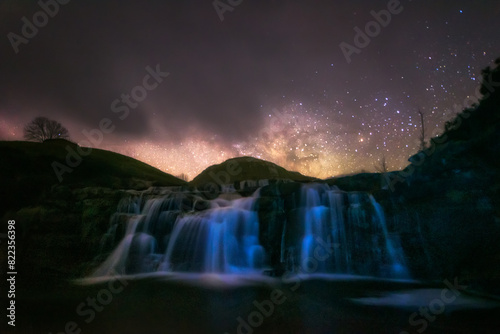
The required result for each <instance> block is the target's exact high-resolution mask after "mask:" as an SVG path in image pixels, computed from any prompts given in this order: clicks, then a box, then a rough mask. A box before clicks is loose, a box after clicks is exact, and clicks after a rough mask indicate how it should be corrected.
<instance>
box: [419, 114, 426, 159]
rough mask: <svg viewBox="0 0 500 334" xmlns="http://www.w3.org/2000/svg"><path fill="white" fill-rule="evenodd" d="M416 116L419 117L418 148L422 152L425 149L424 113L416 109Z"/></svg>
mask: <svg viewBox="0 0 500 334" xmlns="http://www.w3.org/2000/svg"><path fill="white" fill-rule="evenodd" d="M418 114H419V115H420V137H419V141H420V146H419V148H418V149H419V151H423V150H424V149H425V124H424V113H423V112H421V111H420V109H418Z"/></svg>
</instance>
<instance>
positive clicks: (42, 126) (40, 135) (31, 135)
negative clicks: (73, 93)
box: [24, 117, 69, 142]
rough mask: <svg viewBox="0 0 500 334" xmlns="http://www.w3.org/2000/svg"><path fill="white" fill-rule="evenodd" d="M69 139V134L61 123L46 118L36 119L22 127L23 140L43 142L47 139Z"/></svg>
mask: <svg viewBox="0 0 500 334" xmlns="http://www.w3.org/2000/svg"><path fill="white" fill-rule="evenodd" d="M57 138H61V139H69V132H68V129H66V128H65V127H64V126H62V124H61V123H59V122H57V121H54V120H51V119H48V118H47V117H36V118H35V119H34V120H32V121H31V122H30V123H28V124H26V126H25V127H24V139H26V140H31V141H38V142H44V141H45V140H47V139H57Z"/></svg>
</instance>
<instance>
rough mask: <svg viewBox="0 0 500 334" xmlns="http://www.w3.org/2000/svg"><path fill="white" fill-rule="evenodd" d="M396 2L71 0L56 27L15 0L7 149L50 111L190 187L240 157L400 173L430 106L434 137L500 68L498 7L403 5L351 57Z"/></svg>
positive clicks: (312, 171)
mask: <svg viewBox="0 0 500 334" xmlns="http://www.w3.org/2000/svg"><path fill="white" fill-rule="evenodd" d="M43 1H45V2H50V1H49V0H43ZM60 1H61V2H64V1H62V0H60ZM65 1H67V0H65ZM231 2H232V3H233V4H236V3H238V2H240V1H239V0H238V1H236V0H232V1H231ZM390 2H391V1H386V0H384V1H374V0H370V1H361V0H358V1H332V0H329V1H326V0H325V1H305V0H304V1H272V0H271V1H264V0H261V1H258V0H253V1H250V0H246V1H242V2H241V4H239V5H237V6H232V7H231V9H232V11H229V10H228V11H225V12H224V13H223V14H221V15H219V14H218V13H217V11H216V9H215V8H214V4H213V1H212V0H203V1H202V0H198V1H128V0H115V1H77V0H73V1H69V3H67V4H64V5H60V8H59V11H58V12H57V13H56V14H55V15H53V17H50V18H48V19H47V22H45V23H46V24H43V23H44V22H43V15H38V16H37V15H36V13H37V12H38V11H40V10H41V8H40V6H39V5H38V4H37V2H36V1H19V0H2V1H1V2H0V27H1V32H0V34H1V36H2V38H1V43H0V53H1V61H0V92H1V95H0V139H1V140H21V139H22V129H23V126H24V125H25V124H26V123H27V122H29V121H30V120H31V119H33V118H34V117H36V116H46V117H49V118H53V119H56V120H58V121H60V122H61V123H62V124H63V125H65V126H66V127H67V128H68V130H69V132H70V135H71V139H72V140H74V141H76V142H79V143H82V142H83V141H84V140H85V139H86V138H85V136H84V135H83V132H84V131H91V130H92V129H95V128H98V127H99V123H100V121H101V120H102V119H103V118H108V119H110V120H111V121H112V124H113V126H114V130H113V131H111V132H110V133H106V134H104V135H103V140H102V142H101V143H100V144H99V145H98V147H99V148H104V149H109V150H112V151H116V152H120V153H123V154H126V155H130V156H132V157H135V158H137V159H139V160H142V161H144V162H146V163H149V164H151V165H153V166H155V167H158V168H160V169H162V170H163V171H165V172H168V173H171V174H173V175H179V174H180V173H186V174H188V176H189V178H193V177H194V176H196V174H198V173H199V172H201V171H202V170H203V169H204V168H206V167H208V166H209V165H212V164H215V163H220V162H222V161H224V160H226V159H228V158H231V157H235V156H241V155H250V156H254V157H258V158H262V159H266V160H269V161H272V162H275V163H277V164H279V165H281V166H283V167H285V168H288V169H291V170H298V171H300V172H302V173H304V174H307V175H311V176H317V177H321V178H326V177H330V176H334V175H341V174H347V173H353V172H359V171H362V170H367V171H374V170H375V168H374V165H375V164H377V161H378V160H379V159H381V158H382V157H383V156H385V157H386V160H387V163H388V165H389V167H390V169H400V168H402V167H404V166H406V165H407V164H408V162H407V159H408V158H409V157H410V156H411V155H413V154H415V153H416V152H417V150H418V147H419V140H418V137H419V134H420V118H419V114H418V110H419V109H420V110H421V111H422V112H423V113H424V114H425V126H426V130H427V131H426V137H427V138H426V139H429V138H430V137H431V136H435V135H438V134H439V133H440V132H442V130H443V128H444V123H445V122H446V121H448V120H450V119H451V118H452V117H453V115H455V114H456V113H457V112H458V111H460V110H462V109H463V108H464V107H466V106H469V105H470V104H472V100H470V99H469V100H467V101H465V100H466V98H467V97H468V96H469V97H473V96H474V95H475V90H476V88H477V87H478V85H479V84H480V74H481V70H482V69H483V68H485V67H486V66H489V65H491V64H492V63H493V61H494V60H495V59H496V58H498V57H500V43H499V35H498V32H499V31H500V20H499V17H500V2H499V1H498V0H481V1H470V0H467V1H461V0H458V1H457V0H449V1H416V0H414V1H410V0H406V1H405V0H402V1H401V4H400V6H399V7H398V8H399V11H400V13H399V14H392V15H391V21H390V23H389V24H386V27H381V28H380V32H379V33H378V34H376V31H374V30H372V32H371V34H372V35H373V37H370V41H369V44H368V45H367V46H365V47H363V48H359V50H358V52H357V53H353V54H352V55H351V59H350V62H348V61H347V60H346V57H345V56H344V53H343V51H342V49H341V47H340V44H341V43H343V42H345V43H348V44H350V45H353V46H355V44H354V37H355V34H356V32H355V30H354V28H355V27H359V28H360V29H361V30H365V25H366V24H367V23H369V22H370V21H374V17H373V16H372V14H371V13H370V12H371V11H375V12H379V11H380V10H383V9H387V7H388V3H390ZM220 3H222V4H227V0H222V1H220ZM222 6H224V5H222ZM226 6H227V5H226ZM221 8H222V7H221ZM33 15H35V16H36V18H37V19H38V20H41V21H39V22H42V26H41V27H39V28H38V32H37V34H36V35H35V36H33V37H31V38H27V39H26V40H24V41H25V43H18V44H17V51H18V52H17V53H16V50H14V49H15V48H16V47H13V43H11V41H10V40H9V33H13V34H16V35H18V36H21V37H22V28H23V25H24V21H22V18H23V17H26V18H27V20H28V21H29V22H33ZM221 17H222V18H223V20H222V21H221ZM372 27H373V25H372ZM25 30H26V29H25ZM10 36H11V38H12V36H13V35H12V34H11V35H10ZM146 68H148V69H146ZM157 69H159V71H161V73H166V72H168V75H167V74H162V76H161V77H158V78H159V80H158V81H155V80H154V78H152V77H151V78H149V81H146V84H147V85H148V87H149V88H150V90H145V89H144V88H143V87H144V86H145V84H144V78H145V76H146V75H148V73H149V72H151V71H153V72H154V71H155V70H157ZM159 81H161V82H159ZM138 86H139V88H138ZM153 87H154V88H153ZM133 92H135V96H136V97H138V98H140V100H141V101H139V100H137V101H135V102H134V100H133V98H134V97H133V94H131V93H133ZM144 92H146V95H147V96H144V94H143V93H144ZM127 95H128V96H129V100H128V103H127V102H126V101H125V100H123V98H124V96H125V97H126V96H127ZM131 96H132V98H130V97H131ZM464 101H465V102H464ZM455 105H456V107H455ZM119 108H121V109H119ZM124 110H128V111H127V112H125V111H124Z"/></svg>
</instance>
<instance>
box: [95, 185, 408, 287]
mask: <svg viewBox="0 0 500 334" xmlns="http://www.w3.org/2000/svg"><path fill="white" fill-rule="evenodd" d="M266 183H267V181H266ZM257 184H259V183H257V182H254V183H252V184H251V186H252V187H253V186H255V185H257ZM269 187H271V186H269ZM228 189H229V188H228ZM299 189H300V191H299V192H294V193H293V194H294V195H293V196H295V197H294V198H298V199H297V200H294V201H293V203H295V204H293V205H292V206H291V207H290V206H288V210H289V211H290V210H291V211H290V212H288V216H286V215H281V216H280V217H283V218H282V219H284V220H283V221H282V225H281V226H282V227H281V228H279V229H278V230H277V233H276V235H277V237H276V238H277V239H279V240H278V241H277V244H273V243H272V242H270V241H269V240H268V241H265V242H264V244H263V245H262V244H261V243H262V241H261V240H260V238H261V237H262V235H260V234H259V228H260V227H261V226H262V224H264V226H267V228H269V226H273V225H269V222H268V221H266V220H265V219H269V213H267V216H266V215H263V214H262V209H260V208H259V203H260V202H259V200H260V199H261V198H260V191H261V190H257V191H256V192H255V193H254V195H253V196H250V197H244V198H241V196H239V195H238V194H237V193H235V192H234V189H231V194H225V195H224V196H220V197H218V198H216V199H213V200H211V201H208V200H205V199H203V197H202V196H201V194H200V193H198V192H196V191H194V192H188V191H181V190H180V189H177V190H173V191H172V190H171V191H168V190H167V191H164V192H163V193H160V194H159V193H147V192H145V193H141V194H137V195H136V196H132V197H131V198H126V199H123V200H122V201H121V202H120V204H119V206H118V212H117V213H116V214H115V215H114V216H113V217H112V219H111V227H110V229H109V231H108V233H106V235H105V236H104V237H103V242H102V245H103V246H102V248H103V252H106V251H108V252H109V251H110V250H112V252H111V255H109V256H108V258H107V259H106V260H105V261H104V263H102V265H101V266H100V267H99V268H98V269H97V270H96V271H95V273H94V276H106V275H111V274H115V273H121V274H137V273H151V272H196V273H203V272H210V273H225V274H232V273H252V274H259V273H261V272H263V271H264V269H266V268H268V267H269V266H270V265H271V266H274V265H276V263H274V264H273V262H272V261H271V259H270V258H268V257H267V255H268V254H269V252H270V251H271V250H273V251H274V252H276V251H277V252H279V254H280V256H279V257H278V258H277V261H281V263H284V262H290V263H292V264H291V265H289V266H288V268H287V269H289V270H293V271H295V272H299V271H302V272H304V271H305V272H309V273H312V272H315V273H350V274H360V275H375V276H382V277H406V276H407V274H408V273H407V271H406V266H405V261H404V256H403V253H402V250H401V246H400V245H399V239H398V237H397V235H394V234H391V233H389V232H388V229H387V226H386V223H385V218H384V213H383V211H382V208H381V207H380V205H379V204H378V203H377V202H376V201H375V199H374V198H373V197H372V196H371V195H369V194H367V193H363V192H343V191H340V190H339V189H338V188H336V187H330V186H328V185H326V184H319V183H311V184H304V185H301V186H300V187H299ZM278 196H281V195H278ZM297 196H298V197H297ZM263 200H265V199H263ZM279 201H281V202H280V203H283V201H284V199H281V197H280V199H279ZM278 206H280V205H278ZM275 207H276V206H275ZM259 210H260V211H259ZM278 211H279V210H278ZM278 211H276V212H278ZM270 215H271V216H272V215H274V213H272V212H271V214H270ZM259 216H263V217H267V218H264V221H262V222H259ZM291 216H293V217H291ZM276 217H278V216H276ZM276 217H275V218H273V219H272V220H273V221H278V220H279V219H278V218H276ZM284 217H287V218H284ZM276 226H279V225H276ZM120 239H121V241H120V242H119V243H118V242H117V241H118V240H120ZM287 245H288V246H287ZM290 246H291V247H290ZM273 247H274V248H273ZM276 247H278V248H279V249H278V248H276ZM113 248H114V249H113ZM275 248H276V249H275ZM288 249H294V255H292V256H288V257H287V256H285V254H288V253H287V250H288ZM290 267H291V268H290Z"/></svg>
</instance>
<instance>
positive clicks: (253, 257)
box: [93, 191, 265, 276]
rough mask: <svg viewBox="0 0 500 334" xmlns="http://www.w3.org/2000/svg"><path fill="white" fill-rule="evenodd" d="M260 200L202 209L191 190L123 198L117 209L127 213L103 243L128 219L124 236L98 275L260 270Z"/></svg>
mask: <svg viewBox="0 0 500 334" xmlns="http://www.w3.org/2000/svg"><path fill="white" fill-rule="evenodd" d="M258 197H259V193H258V191H257V192H255V195H254V196H252V197H247V198H239V199H234V200H224V199H216V200H214V201H213V203H212V204H211V205H209V206H207V207H210V208H208V209H205V210H201V211H196V210H195V208H196V203H198V201H202V200H203V199H202V198H201V197H196V196H193V194H190V193H186V192H171V193H167V194H166V195H164V196H162V197H152V198H149V199H148V198H146V199H144V198H143V197H141V198H136V199H126V200H123V201H121V202H120V204H119V206H118V211H124V212H117V214H115V216H114V217H113V218H112V222H114V224H112V226H111V227H110V231H108V233H106V235H105V237H104V239H106V238H113V239H114V238H115V234H116V231H117V230H118V228H117V224H119V223H120V221H121V220H123V219H125V220H126V221H127V228H126V232H125V235H124V236H123V239H122V241H121V242H120V243H119V244H118V245H117V246H116V248H115V249H114V251H113V252H112V253H111V255H109V257H108V258H107V260H106V261H105V262H104V263H103V264H102V265H101V266H100V267H99V268H98V269H97V270H96V271H95V272H94V274H93V275H94V276H105V275H110V274H112V273H122V274H135V273H148V272H156V271H180V272H214V273H246V272H258V271H259V270H261V268H262V267H263V265H264V261H265V252H264V248H263V247H262V246H261V245H260V244H259V220H258V215H257V212H256V211H255V209H254V206H255V201H256V199H258ZM141 201H143V202H144V203H143V205H142V210H141V212H140V213H138V212H137V209H138V208H139V207H140V206H141V203H140V202H141ZM117 217H119V218H121V220H120V219H117ZM103 243H106V241H103Z"/></svg>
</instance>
